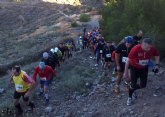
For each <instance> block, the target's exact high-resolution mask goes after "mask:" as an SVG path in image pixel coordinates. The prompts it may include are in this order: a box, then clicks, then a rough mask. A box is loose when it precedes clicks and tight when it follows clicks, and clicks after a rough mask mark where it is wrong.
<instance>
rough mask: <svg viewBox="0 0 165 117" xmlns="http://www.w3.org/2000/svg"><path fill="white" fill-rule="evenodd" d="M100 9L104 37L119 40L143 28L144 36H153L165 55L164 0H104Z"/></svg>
mask: <svg viewBox="0 0 165 117" xmlns="http://www.w3.org/2000/svg"><path fill="white" fill-rule="evenodd" d="M106 1H107V5H106V6H105V7H104V8H103V9H102V10H101V14H102V20H101V21H100V25H101V28H102V29H103V31H102V34H103V36H104V37H105V38H106V39H110V40H112V41H116V42H118V41H120V40H121V39H122V38H123V37H124V36H126V35H134V34H135V33H137V31H138V30H143V32H144V37H146V36H147V37H151V38H153V40H154V42H155V44H156V46H157V47H158V49H159V51H160V52H161V55H162V56H165V54H164V52H165V51H164V50H165V46H163V43H165V40H164V37H163V35H165V27H164V25H165V22H164V21H165V15H164V12H165V7H164V6H165V2H164V0H156V1H152V2H151V0H106Z"/></svg>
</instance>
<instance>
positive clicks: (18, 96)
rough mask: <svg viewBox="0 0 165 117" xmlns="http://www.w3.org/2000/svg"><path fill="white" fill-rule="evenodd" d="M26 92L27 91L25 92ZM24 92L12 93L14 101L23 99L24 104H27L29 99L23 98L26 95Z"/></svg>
mask: <svg viewBox="0 0 165 117" xmlns="http://www.w3.org/2000/svg"><path fill="white" fill-rule="evenodd" d="M26 92H27V91H26ZM26 92H21V93H20V92H17V91H15V92H14V99H20V98H21V97H22V98H23V100H24V101H25V102H27V101H28V100H29V98H28V97H24V96H25V94H26Z"/></svg>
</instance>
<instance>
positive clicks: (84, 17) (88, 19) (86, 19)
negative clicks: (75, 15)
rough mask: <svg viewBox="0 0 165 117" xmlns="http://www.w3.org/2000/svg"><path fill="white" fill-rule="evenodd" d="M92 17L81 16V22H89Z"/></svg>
mask: <svg viewBox="0 0 165 117" xmlns="http://www.w3.org/2000/svg"><path fill="white" fill-rule="evenodd" d="M90 19H91V17H90V15H88V14H81V15H80V22H88V21H90Z"/></svg>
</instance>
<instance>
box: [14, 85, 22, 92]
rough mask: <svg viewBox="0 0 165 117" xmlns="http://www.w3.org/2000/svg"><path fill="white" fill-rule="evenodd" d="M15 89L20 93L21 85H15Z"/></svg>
mask: <svg viewBox="0 0 165 117" xmlns="http://www.w3.org/2000/svg"><path fill="white" fill-rule="evenodd" d="M15 89H16V90H17V91H21V90H23V85H19V84H15Z"/></svg>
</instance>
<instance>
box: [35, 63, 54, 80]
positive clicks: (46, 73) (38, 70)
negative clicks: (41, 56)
mask: <svg viewBox="0 0 165 117" xmlns="http://www.w3.org/2000/svg"><path fill="white" fill-rule="evenodd" d="M51 73H52V74H53V75H55V76H56V71H55V70H53V69H52V68H51V67H50V66H48V65H46V66H45V68H44V69H41V68H40V67H39V65H38V66H36V67H35V68H34V73H33V79H34V80H35V81H36V77H37V74H38V75H39V77H40V79H45V78H46V79H45V80H50V74H51Z"/></svg>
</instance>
